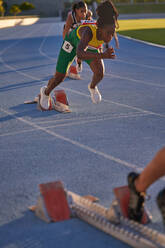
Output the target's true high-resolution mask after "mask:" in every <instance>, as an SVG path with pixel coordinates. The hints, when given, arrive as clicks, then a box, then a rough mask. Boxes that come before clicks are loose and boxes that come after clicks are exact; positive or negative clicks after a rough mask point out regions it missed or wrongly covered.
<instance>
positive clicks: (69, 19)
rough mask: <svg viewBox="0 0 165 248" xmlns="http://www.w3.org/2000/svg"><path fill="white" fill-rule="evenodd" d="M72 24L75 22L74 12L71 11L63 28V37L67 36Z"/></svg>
mask: <svg viewBox="0 0 165 248" xmlns="http://www.w3.org/2000/svg"><path fill="white" fill-rule="evenodd" d="M72 24H73V19H72V14H71V12H69V13H68V16H67V19H66V23H65V26H64V30H63V39H64V38H65V35H66V34H67V33H68V32H69V30H70V28H71V26H72Z"/></svg>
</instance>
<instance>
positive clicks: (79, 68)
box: [76, 62, 82, 73]
mask: <svg viewBox="0 0 165 248" xmlns="http://www.w3.org/2000/svg"><path fill="white" fill-rule="evenodd" d="M76 69H77V72H78V73H80V72H82V63H81V62H79V63H78V62H76Z"/></svg>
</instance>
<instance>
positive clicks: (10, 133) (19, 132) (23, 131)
mask: <svg viewBox="0 0 165 248" xmlns="http://www.w3.org/2000/svg"><path fill="white" fill-rule="evenodd" d="M33 131H36V128H31V129H26V130H21V131H14V132H7V133H3V134H0V137H6V136H13V135H17V134H22V133H28V132H33Z"/></svg>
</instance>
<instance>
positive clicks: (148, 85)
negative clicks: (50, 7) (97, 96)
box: [0, 23, 165, 248]
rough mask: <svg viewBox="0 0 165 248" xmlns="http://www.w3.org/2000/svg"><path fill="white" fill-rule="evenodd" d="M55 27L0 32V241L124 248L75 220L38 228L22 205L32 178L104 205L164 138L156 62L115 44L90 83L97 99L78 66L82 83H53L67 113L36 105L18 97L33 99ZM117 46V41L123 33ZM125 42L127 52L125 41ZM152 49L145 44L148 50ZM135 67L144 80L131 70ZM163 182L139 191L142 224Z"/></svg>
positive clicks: (53, 50) (50, 67)
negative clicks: (143, 199)
mask: <svg viewBox="0 0 165 248" xmlns="http://www.w3.org/2000/svg"><path fill="white" fill-rule="evenodd" d="M62 27H63V23H62V24H61V23H59V24H58V25H57V24H56V23H42V24H41V23H38V24H34V25H31V26H28V27H15V28H13V29H10V30H11V32H8V30H7V29H6V30H3V34H5V36H6V37H5V42H2V43H1V40H3V39H4V36H3V34H0V37H2V39H1V38H0V47H1V48H2V49H0V64H1V70H0V76H1V83H2V84H1V85H0V95H1V97H0V148H1V149H0V164H1V166H0V181H1V187H0V188H1V189H0V195H1V200H0V204H1V215H0V236H1V237H3V238H2V241H1V240H0V247H2V248H5V247H8V246H13V245H14V246H16V248H19V247H18V246H20V245H21V246H22V247H25V246H26V245H27V242H28V240H30V243H29V242H28V244H30V247H33V246H35V248H40V246H44V247H47V248H51V247H53V245H54V244H56V243H58V244H60V245H61V248H65V247H66V244H67V245H69V246H70V247H73V248H76V247H77V246H79V245H80V242H82V240H83V246H84V245H85V246H86V247H89V246H90V244H92V246H93V247H95V248H99V247H102V248H108V247H113V248H114V247H118V248H128V245H125V244H123V243H120V242H119V241H118V240H117V239H113V238H112V237H111V236H108V235H105V234H104V233H101V232H97V230H95V229H94V228H92V227H90V226H88V225H86V224H85V223H84V222H81V221H79V219H77V218H73V219H71V220H69V221H66V222H61V223H51V224H50V225H48V224H45V223H43V222H42V221H40V220H38V219H37V218H36V216H35V215H34V214H33V213H31V212H29V211H28V210H27V208H28V206H32V205H35V204H36V200H37V197H38V193H39V192H38V184H40V183H45V182H51V181H56V180H61V181H62V182H63V183H64V185H65V186H66V188H68V189H71V190H72V191H73V192H77V193H78V194H81V195H87V194H92V195H95V196H96V197H98V198H99V199H100V202H101V204H102V205H103V206H108V207H109V206H110V204H111V202H112V201H113V199H114V194H113V188H114V187H117V186H121V185H125V184H127V175H128V173H129V172H130V171H136V172H141V171H142V170H143V168H144V167H145V166H146V165H147V163H148V162H149V161H150V160H151V158H152V157H153V155H154V153H156V151H157V150H158V149H160V148H161V147H162V146H163V145H164V137H165V136H164V135H165V132H164V120H165V112H164V110H163V101H162V99H163V93H164V87H165V85H164V83H163V79H162V77H161V76H162V74H163V71H164V68H162V67H161V66H160V67H159V66H158V65H157V64H156V63H155V61H149V60H147V52H148V50H150V49H148V50H147V51H146V57H145V61H142V63H140V62H139V60H137V62H136V58H135V57H133V56H135V54H136V53H134V52H133V53H132V54H131V53H130V54H126V52H125V51H124V52H123V53H122V51H121V54H119V55H120V56H119V57H120V58H119V59H118V58H117V59H116V61H115V60H114V61H110V62H109V61H106V63H105V67H106V66H107V72H108V69H110V71H111V72H112V74H111V73H107V72H106V73H105V77H104V78H103V82H102V84H100V85H99V90H100V91H101V93H102V97H103V99H102V102H101V103H100V104H98V105H97V104H93V103H92V102H91V97H90V94H89V92H88V89H87V83H89V80H90V78H91V74H92V73H91V71H90V70H89V68H87V67H86V65H85V63H84V66H83V71H82V80H80V81H76V80H71V79H66V80H65V81H64V82H63V83H62V84H61V85H60V86H58V89H62V90H64V91H65V92H66V95H67V98H68V102H69V105H70V109H71V113H67V114H61V113H58V112H56V111H43V112H42V111H38V109H37V106H36V105H37V104H27V105H26V104H24V101H26V100H33V98H34V97H35V96H37V94H38V93H39V91H40V87H42V86H43V85H46V84H47V82H48V79H49V78H50V77H51V75H52V74H53V73H54V70H55V66H56V61H57V55H58V52H59V49H60V46H61V41H62V36H61V37H60V35H61V32H62V31H61V28H62ZM17 36H18V37H17ZM8 37H9V38H8ZM6 41H7V42H6ZM121 42H123V39H122V40H121ZM123 44H124V46H125V48H126V46H127V39H124V43H123ZM132 44H133V46H132V47H131V45H132ZM128 45H129V47H130V50H132V49H134V46H135V43H134V42H133V41H131V42H130V41H129V43H128ZM141 46H142V45H140V46H138V48H137V49H139V47H141ZM121 47H122V46H121ZM119 52H120V51H119ZM154 52H155V50H154V48H153V56H152V57H154ZM137 53H138V51H137ZM128 55H130V59H129V60H127V59H126V58H127V57H128ZM131 56H132V57H131ZM157 56H158V55H157ZM161 56H162V55H161ZM124 57H126V58H125V59H126V60H125V61H124ZM138 59H139V58H138ZM131 61H135V63H134V62H131ZM147 62H148V64H147ZM111 63H112V64H111ZM143 63H144V64H145V65H143ZM163 63H164V62H163V61H161V63H159V64H162V65H163ZM111 65H112V67H111ZM120 65H121V70H120ZM122 66H123V67H122ZM127 67H128V71H125V70H127ZM136 68H137V72H136ZM142 69H144V70H142ZM113 70H114V72H113ZM150 71H151V72H152V73H151V75H150V74H149V73H150ZM134 72H135V74H134ZM141 72H142V73H143V75H144V78H143V77H142V76H143V75H142V76H141V75H140V74H139V77H138V73H141ZM147 73H148V77H145V75H147ZM153 74H155V77H153V78H152V75H153ZM83 75H84V77H83ZM156 75H157V81H155V80H154V79H155V78H156ZM106 82H107V84H106ZM109 82H110V83H109ZM154 82H155V83H154ZM108 83H109V84H108ZM157 83H158V84H157ZM164 182H165V177H163V178H161V179H160V180H159V182H158V183H157V184H155V185H154V187H152V188H151V190H150V191H149V192H147V193H148V194H149V195H150V194H151V200H150V202H147V203H146V204H147V205H148V206H149V210H150V212H151V214H152V215H153V222H152V223H150V224H149V226H150V227H151V228H152V227H153V228H155V229H156V230H158V231H160V232H161V231H162V230H163V227H162V223H161V216H160V215H159V210H158V209H157V207H156V206H155V198H156V195H157V192H158V191H159V190H160V188H161V187H162V186H164ZM6 233H8V235H7V237H6V236H5V235H4V234H6ZM10 233H11V234H10ZM85 235H86V236H87V240H86V236H85ZM5 239H7V241H5ZM1 242H3V245H1ZM52 244H53V245H52Z"/></svg>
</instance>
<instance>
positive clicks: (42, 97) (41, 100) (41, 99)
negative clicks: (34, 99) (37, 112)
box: [39, 86, 49, 111]
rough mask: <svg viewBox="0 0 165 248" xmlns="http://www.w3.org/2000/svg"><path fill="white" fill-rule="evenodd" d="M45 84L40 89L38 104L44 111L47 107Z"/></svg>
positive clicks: (47, 97)
mask: <svg viewBox="0 0 165 248" xmlns="http://www.w3.org/2000/svg"><path fill="white" fill-rule="evenodd" d="M45 89H46V86H44V87H42V88H41V89H40V96H39V106H40V108H41V109H42V110H43V111H45V110H48V109H49V96H47V95H45Z"/></svg>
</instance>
